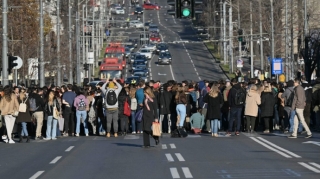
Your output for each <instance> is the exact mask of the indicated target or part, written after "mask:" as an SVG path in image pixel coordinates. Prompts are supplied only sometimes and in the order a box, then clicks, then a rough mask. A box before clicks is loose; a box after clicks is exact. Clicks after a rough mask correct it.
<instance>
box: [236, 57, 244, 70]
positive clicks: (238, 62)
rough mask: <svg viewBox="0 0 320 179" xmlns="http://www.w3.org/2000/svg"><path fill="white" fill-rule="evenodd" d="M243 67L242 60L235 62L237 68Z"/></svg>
mask: <svg viewBox="0 0 320 179" xmlns="http://www.w3.org/2000/svg"><path fill="white" fill-rule="evenodd" d="M242 67H243V60H242V59H238V60H237V68H242Z"/></svg>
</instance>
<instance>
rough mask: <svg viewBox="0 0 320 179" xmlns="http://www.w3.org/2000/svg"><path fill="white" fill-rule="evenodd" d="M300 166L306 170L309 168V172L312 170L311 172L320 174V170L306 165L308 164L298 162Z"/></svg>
mask: <svg viewBox="0 0 320 179" xmlns="http://www.w3.org/2000/svg"><path fill="white" fill-rule="evenodd" d="M298 164H300V165H302V166H304V167H305V168H307V169H309V170H311V171H313V172H315V173H320V170H318V169H316V168H314V167H312V166H310V165H309V164H306V163H304V162H298Z"/></svg>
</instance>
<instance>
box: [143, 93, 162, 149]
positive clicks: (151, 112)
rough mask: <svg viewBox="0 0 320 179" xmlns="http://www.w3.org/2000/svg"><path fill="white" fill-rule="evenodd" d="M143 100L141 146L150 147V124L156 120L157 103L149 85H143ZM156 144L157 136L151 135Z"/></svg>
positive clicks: (157, 142) (157, 141)
mask: <svg viewBox="0 0 320 179" xmlns="http://www.w3.org/2000/svg"><path fill="white" fill-rule="evenodd" d="M143 92H144V95H145V100H144V106H143V116H142V130H143V146H142V147H144V148H149V147H150V137H149V135H151V136H153V135H152V130H151V126H152V123H153V122H158V112H157V108H158V103H157V99H156V97H155V96H154V94H153V92H152V89H151V88H150V87H145V88H144V90H143ZM153 138H154V140H155V143H156V145H158V144H159V137H158V136H153Z"/></svg>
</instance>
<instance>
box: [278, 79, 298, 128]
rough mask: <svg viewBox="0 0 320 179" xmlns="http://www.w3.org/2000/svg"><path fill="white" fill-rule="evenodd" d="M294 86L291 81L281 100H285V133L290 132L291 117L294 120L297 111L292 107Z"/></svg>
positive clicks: (287, 84)
mask: <svg viewBox="0 0 320 179" xmlns="http://www.w3.org/2000/svg"><path fill="white" fill-rule="evenodd" d="M293 89H294V86H293V81H292V80H289V81H288V82H287V83H286V88H285V91H284V93H282V95H281V98H282V99H284V126H283V130H284V133H287V132H289V121H290V118H291V117H290V116H292V118H294V116H295V111H294V110H292V109H291V106H292V101H293V97H294V96H293V94H292V95H291V93H292V92H293ZM290 125H291V126H293V123H292V124H290Z"/></svg>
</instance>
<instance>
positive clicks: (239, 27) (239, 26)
mask: <svg viewBox="0 0 320 179" xmlns="http://www.w3.org/2000/svg"><path fill="white" fill-rule="evenodd" d="M240 20H241V19H240V0H238V29H241V23H240ZM241 51H242V47H241V41H240V40H239V59H241ZM251 73H252V72H251Z"/></svg>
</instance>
